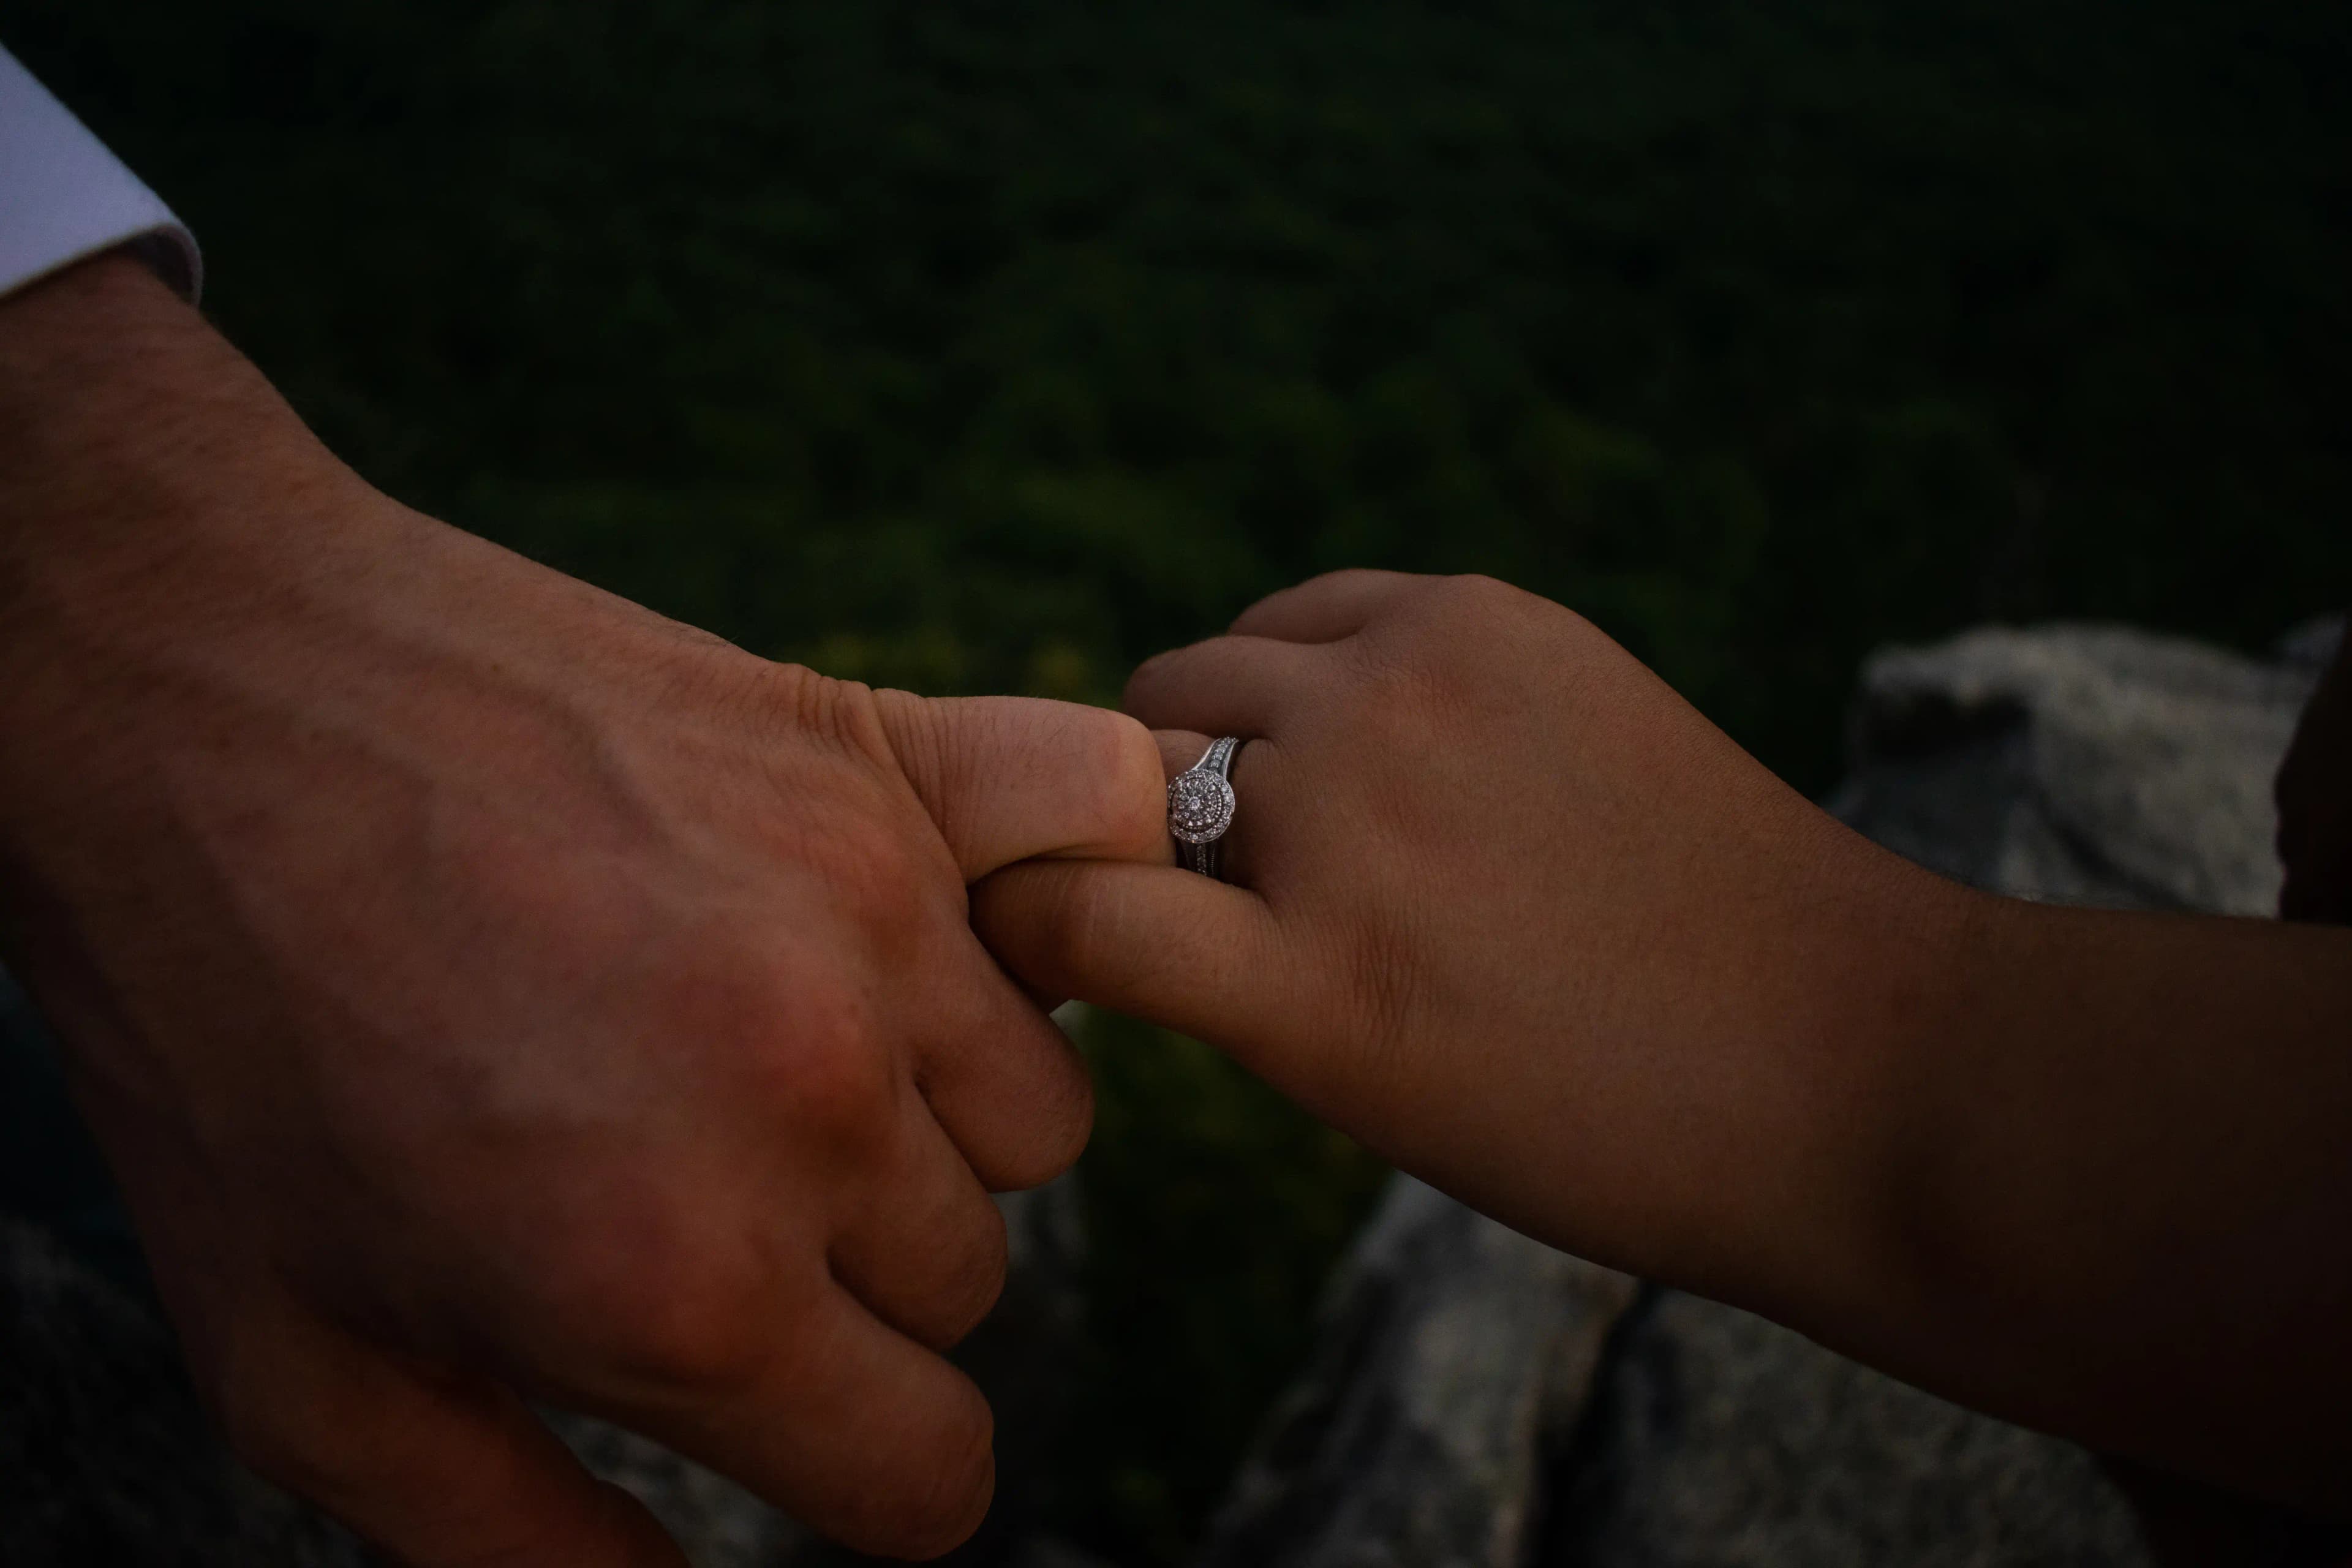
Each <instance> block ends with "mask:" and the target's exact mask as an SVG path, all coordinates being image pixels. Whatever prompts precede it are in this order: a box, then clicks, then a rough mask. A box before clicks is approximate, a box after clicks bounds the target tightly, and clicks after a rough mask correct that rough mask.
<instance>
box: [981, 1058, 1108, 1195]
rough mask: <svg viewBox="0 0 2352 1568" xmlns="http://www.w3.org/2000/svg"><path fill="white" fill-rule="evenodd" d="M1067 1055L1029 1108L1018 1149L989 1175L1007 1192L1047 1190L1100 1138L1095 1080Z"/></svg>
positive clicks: (1022, 1122)
mask: <svg viewBox="0 0 2352 1568" xmlns="http://www.w3.org/2000/svg"><path fill="white" fill-rule="evenodd" d="M1063 1056H1064V1058H1065V1059H1064V1061H1063V1062H1062V1063H1060V1064H1058V1065H1057V1066H1056V1067H1055V1068H1054V1070H1053V1071H1052V1073H1051V1076H1050V1077H1049V1078H1048V1079H1046V1081H1045V1082H1043V1083H1041V1084H1040V1085H1039V1086H1038V1087H1037V1088H1036V1089H1034V1091H1033V1092H1032V1094H1031V1095H1030V1097H1029V1103H1028V1104H1027V1105H1025V1106H1024V1108H1023V1115H1022V1121H1021V1138H1020V1140H1019V1141H1018V1145H1017V1147H1016V1148H1015V1150H1014V1151H1013V1153H1012V1154H1011V1155H1010V1157H1008V1158H1006V1159H1005V1160H1003V1162H1002V1163H1001V1164H1000V1165H999V1166H998V1167H997V1168H996V1169H993V1170H992V1171H990V1172H989V1177H990V1184H991V1185H992V1186H994V1187H996V1188H998V1189H999V1190H1002V1191H1006V1192H1022V1191H1025V1190H1027V1189H1028V1188H1031V1187H1042V1186H1044V1185H1045V1184H1046V1183H1048V1182H1050V1181H1052V1180H1053V1179H1054V1178H1055V1177H1056V1176H1058V1175H1060V1174H1061V1173H1063V1172H1065V1171H1066V1170H1068V1169H1069V1168H1070V1167H1071V1166H1072V1165H1075V1164H1076V1163H1078V1156H1079V1155H1081V1154H1083V1153H1085V1152H1086V1151H1087V1141H1088V1140H1089V1139H1090V1138H1091V1137H1092V1136H1093V1135H1094V1121H1095V1094H1094V1081H1093V1079H1090V1078H1089V1077H1088V1076H1087V1070H1086V1068H1085V1067H1084V1066H1083V1065H1081V1064H1080V1063H1079V1062H1078V1060H1077V1058H1076V1056H1075V1055H1074V1054H1073V1053H1070V1052H1068V1051H1064V1052H1063Z"/></svg>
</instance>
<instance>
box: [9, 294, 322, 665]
mask: <svg viewBox="0 0 2352 1568" xmlns="http://www.w3.org/2000/svg"><path fill="white" fill-rule="evenodd" d="M353 482H355V481H354V480H353V479H352V476H351V475H350V474H349V472H348V470H346V469H343V468H341V465H340V464H338V463H337V462H336V461H335V460H334V458H332V457H331V455H330V454H329V453H328V452H327V451H326V450H325V448H324V447H320V445H319V443H318V441H317V440H316V439H315V438H314V437H311V435H310V432H309V431H308V430H307V429H306V428H305V427H304V426H302V423H301V421H300V420H299V418H297V417H296V416H295V415H294V412H293V410H292V409H290V408H289V407H288V406H287V405H286V404H285V402H284V400H283V399H281V398H279V397H278V395H277V393H276V392H275V391H274V390H273V389H272V388H271V387H270V385H269V384H268V381H267V380H266V379H264V378H263V376H262V375H261V374H260V372H259V371H257V370H256V369H255V368H254V367H253V365H252V364H251V363H248V362H247V360H246V359H245V358H244V357H243V356H242V355H240V354H239V353H236V350H235V349H233V348H232V347H230V346H229V344H228V343H227V342H225V341H223V340H222V339H221V337H220V336H219V334H217V333H216V332H215V331H213V330H212V329H211V328H210V327H209V326H207V325H206V324H205V321H204V319H203V318H202V317H201V316H199V315H198V314H197V313H196V311H195V310H194V308H193V307H191V306H189V305H188V304H187V303H186V302H184V300H181V299H180V298H179V296H177V295H176V294H174V293H173V292H172V290H171V289H168V288H166V287H165V286H164V285H163V283H162V281H161V280H159V279H157V278H156V277H155V275H154V274H153V273H152V271H151V270H150V269H149V268H147V267H146V266H144V265H143V264H142V263H141V262H140V261H138V260H137V259H136V258H133V257H131V256H130V255H128V254H127V253H125V252H122V251H119V250H118V251H113V252H110V253H108V254H106V255H103V256H99V257H95V258H91V259H90V260H88V261H85V262H82V263H80V264H79V265H78V266H75V267H71V268H67V269H66V270H65V271H63V272H60V273H58V274H57V275H56V276H55V277H52V278H49V279H44V280H42V281H41V282H39V283H37V284H35V285H33V286H32V287H30V288H27V289H23V290H21V291H20V292H18V293H16V294H14V295H11V296H8V297H6V298H5V299H0V595H5V596H6V597H8V598H10V599H13V598H14V597H15V596H16V595H20V594H23V593H25V592H26V591H27V590H29V589H31V588H33V587H35V586H37V584H39V583H41V582H42V581H44V580H45V574H47V572H48V571H49V570H50V569H52V568H55V567H61V566H66V565H68V564H72V563H89V564H91V565H93V566H95V565H99V564H101V563H112V564H113V565H114V566H115V567H117V568H118V569H127V568H130V567H131V566H133V565H134V564H135V563H137V562H139V561H141V560H142V559H144V558H147V557H151V556H152V555H155V554H158V553H170V552H173V550H175V549H176V548H177V547H178V546H179V545H180V544H181V543H182V542H185V541H188V540H191V539H192V538H196V537H203V536H207V535H217V534H219V533H221V532H223V531H225V530H226V529H228V528H230V527H232V526H236V527H243V528H247V529H250V528H253V527H256V526H259V525H261V524H264V523H266V522H267V521H268V519H269V518H270V517H271V516H272V515H274V514H276V513H278V512H279V511H281V510H282V508H270V507H263V506H258V505H256V504H254V503H255V501H256V500H257V498H258V497H261V496H264V495H270V496H276V497H279V498H282V497H284V496H285V495H286V494H287V492H288V490H289V487H296V488H299V487H301V486H305V485H310V486H317V485H333V484H351V483H353ZM6 607H7V605H5V604H0V609H5V608H6ZM13 619H14V617H7V618H5V619H0V626H5V625H6V624H8V622H9V621H11V620H13Z"/></svg>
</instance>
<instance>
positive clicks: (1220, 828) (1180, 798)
mask: <svg viewBox="0 0 2352 1568" xmlns="http://www.w3.org/2000/svg"><path fill="white" fill-rule="evenodd" d="M1233 825H1234V786H1233V785H1231V784H1227V783H1226V782H1225V781H1224V778H1223V775H1221V774H1219V773H1215V772H1213V771H1212V770H1210V769H1208V768H1188V769H1186V770H1185V771H1184V772H1182V773H1178V774H1177V775H1176V776H1175V777H1174V778H1172V779H1170V780H1169V781H1168V831H1169V832H1170V833H1171V834H1172V835H1174V836H1175V837H1177V838H1178V839H1180V840H1181V841H1182V842H1184V843H1186V844H1210V843H1213V842H1215V841H1216V840H1217V839H1220V838H1222V837H1224V836H1225V829H1226V828H1228V827H1231V826H1233Z"/></svg>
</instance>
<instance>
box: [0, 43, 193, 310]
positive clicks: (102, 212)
mask: <svg viewBox="0 0 2352 1568" xmlns="http://www.w3.org/2000/svg"><path fill="white" fill-rule="evenodd" d="M118 245H128V246H131V247H133V248H134V249H135V250H137V251H138V252H139V254H140V255H141V257H142V258H144V259H145V260H146V262H147V263H148V265H149V266H151V267H153V268H155V270H156V271H157V272H159V273H161V274H162V275H163V279H164V281H166V282H168V283H170V284H171V285H172V286H173V288H175V289H178V290H179V291H180V292H181V293H182V294H184V295H185V296H187V298H188V299H190V300H194V298H195V297H196V293H197V290H198V289H201V288H202V287H203V284H204V277H205V269H204V258H203V257H202V256H201V255H200V254H199V253H198V252H197V250H196V240H195V236H194V235H192V234H190V233H189V232H188V230H187V228H186V226H184V225H183V224H182V223H181V222H180V220H179V219H178V218H176V217H174V216H172V209H171V208H170V207H167V206H165V205H163V200H162V198H161V197H159V196H157V195H155V193H154V192H152V191H151V190H149V189H148V188H147V187H146V186H145V185H144V184H141V183H140V180H139V176H138V175H136V174H132V173H131V171H130V170H128V169H126V168H124V167H123V166H122V164H121V162H120V161H119V160H118V159H117V158H116V157H115V156H114V154H113V153H110V152H108V151H107V150H106V144H105V143H104V142H100V140H99V139H98V138H97V137H95V136H93V135H91V134H90V133H89V128H88V127H87V126H85V125H83V124H82V122H81V121H79V120H76V119H75V118H74V117H73V111H72V110H68V108H66V106H65V105H64V104H62V103H59V102H58V100H56V99H55V98H54V97H52V96H51V95H50V93H49V90H48V89H47V88H45V87H43V86H42V85H41V84H40V83H39V82H37V81H35V80H34V79H33V73H32V72H30V71H28V70H26V68H24V67H23V66H21V65H19V64H17V63H16V56H14V55H12V54H10V53H9V52H8V51H7V50H6V49H5V48H0V294H6V293H8V292H9V291H10V290H12V289H20V288H22V287H24V286H25V285H26V284H27V283H30V282H32V281H33V280H34V279H37V278H44V277H47V275H48V274H50V273H52V272H55V271H56V270H58V268H61V267H66V266H68V265H70V264H72V263H73V262H76V261H79V260H80V259H81V258H84V257H86V256H95V255H97V254H98V253H99V252H100V251H101V250H110V249H112V248H113V247H116V246H118Z"/></svg>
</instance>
